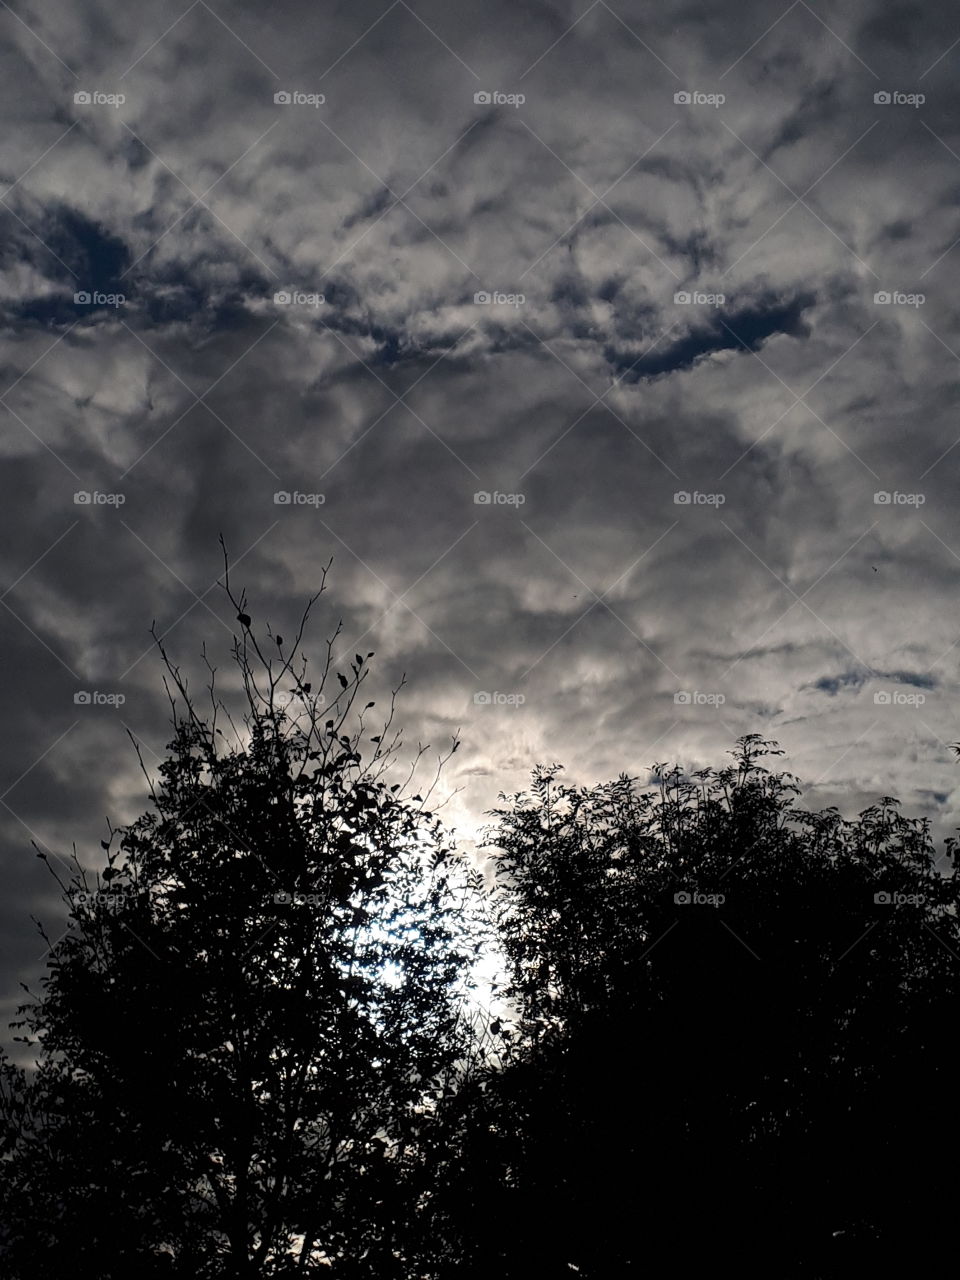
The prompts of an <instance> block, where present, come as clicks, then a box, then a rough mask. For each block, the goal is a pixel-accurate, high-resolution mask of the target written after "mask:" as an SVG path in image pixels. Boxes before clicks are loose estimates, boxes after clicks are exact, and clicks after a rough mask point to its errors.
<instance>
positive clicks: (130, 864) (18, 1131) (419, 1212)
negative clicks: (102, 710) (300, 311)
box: [0, 575, 481, 1280]
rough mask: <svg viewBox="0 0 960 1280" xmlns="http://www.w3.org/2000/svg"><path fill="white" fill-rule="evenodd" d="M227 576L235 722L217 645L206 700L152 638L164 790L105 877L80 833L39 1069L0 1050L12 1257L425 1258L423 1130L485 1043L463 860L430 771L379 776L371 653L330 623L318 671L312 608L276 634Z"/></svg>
mask: <svg viewBox="0 0 960 1280" xmlns="http://www.w3.org/2000/svg"><path fill="white" fill-rule="evenodd" d="M325 576H326V575H324V579H325ZM224 586H225V588H226V591H227V594H228V596H229V599H230V600H231V602H232V604H233V606H234V608H235V611H236V613H237V617H238V622H239V623H240V627H241V632H240V636H239V637H238V638H237V639H236V640H235V644H234V658H235V661H236V664H237V667H238V670H239V673H240V676H241V677H242V680H241V684H242V698H243V705H244V715H243V724H242V727H241V728H240V729H238V728H237V725H236V724H235V722H234V720H233V718H231V716H230V714H229V711H228V709H227V707H226V706H225V704H224V702H223V701H222V700H221V698H220V696H219V693H218V690H217V688H216V681H215V673H214V669H213V668H212V667H210V685H209V691H210V709H209V713H208V714H206V715H205V716H203V715H201V714H200V712H199V710H198V709H197V706H196V705H195V703H194V701H193V699H192V697H191V695H190V693H189V691H188V687H187V683H186V681H185V680H184V679H183V678H182V677H181V675H180V672H179V670H178V669H177V668H176V667H174V666H173V665H172V664H171V663H170V661H169V659H168V657H167V654H166V652H165V651H164V649H163V646H162V644H161V645H160V650H161V653H162V655H163V658H164V662H165V663H166V666H167V671H168V679H167V681H166V683H167V690H168V694H169V697H170V703H171V708H172V718H173V725H174V737H173V740H172V742H171V743H170V745H169V748H168V751H169V754H168V756H167V758H166V759H165V760H164V761H163V763H162V765H161V766H160V769H159V777H158V779H156V781H155V783H151V784H150V785H151V791H152V800H153V806H152V809H151V810H150V811H149V812H148V813H146V814H145V815H144V816H143V817H141V818H140V819H139V820H138V821H136V822H134V823H133V824H132V825H131V826H128V827H127V828H125V829H122V830H112V831H111V834H110V839H109V840H108V841H104V842H103V844H104V848H105V849H106V859H105V861H106V866H105V868H104V869H103V871H102V873H100V874H98V875H97V876H96V878H95V883H91V880H90V877H89V876H88V875H87V874H86V872H85V871H84V870H83V869H82V867H81V865H80V862H79V861H78V860H77V858H76V854H74V866H75V868H76V870H75V874H73V877H72V879H70V880H69V881H61V887H62V889H63V892H64V895H65V897H66V899H67V901H68V905H69V927H68V929H67V932H66V933H65V935H64V936H63V938H62V939H61V940H60V941H58V942H57V943H56V944H55V945H54V946H53V947H52V950H51V952H50V957H49V962H48V968H47V972H46V974H45V976H44V978H43V979H42V989H41V992H40V994H39V995H38V996H37V997H35V998H34V999H33V1000H32V1002H31V1003H29V1004H27V1005H25V1006H24V1008H23V1009H22V1010H21V1011H20V1012H21V1019H20V1021H19V1022H18V1023H17V1024H16V1025H17V1026H18V1027H20V1028H21V1029H24V1028H25V1029H26V1034H25V1035H23V1036H22V1037H21V1038H22V1039H24V1041H25V1042H26V1043H27V1044H29V1045H30V1046H31V1048H32V1050H33V1051H34V1053H35V1054H36V1055H37V1058H38V1067H37V1070H36V1071H35V1072H32V1073H23V1072H21V1071H18V1070H17V1069H16V1068H15V1067H14V1066H13V1065H12V1064H11V1063H10V1062H8V1061H4V1062H3V1063H2V1064H0V1098H2V1107H0V1110H2V1118H3V1127H2V1129H0V1144H2V1145H0V1157H2V1178H3V1180H4V1191H3V1193H2V1195H3V1221H4V1226H3V1229H2V1232H0V1273H2V1275H3V1276H4V1277H9V1278H10V1280H21V1278H24V1280H25V1278H26V1277H30V1278H31V1280H42V1278H43V1277H57V1280H61V1278H62V1277H63V1276H66V1275H71V1276H78V1277H81V1276H82V1277H88V1276H89V1277H97V1278H98V1280H131V1278H132V1277H154V1276H183V1277H191V1278H195V1277H221V1276H230V1277H253V1276H258V1277H260V1276H286V1275H290V1276H293V1275H304V1274H320V1275H324V1276H331V1277H359V1276H363V1277H371V1276H378V1277H379V1276H384V1277H387V1276H389V1277H407V1276H411V1275H414V1274H416V1275H424V1276H426V1275H428V1274H430V1266H431V1265H432V1264H431V1262H430V1255H431V1253H432V1251H433V1250H434V1244H433V1242H432V1240H431V1239H430V1238H429V1232H428V1231H427V1230H426V1229H424V1230H421V1229H420V1227H419V1226H418V1224H419V1223H420V1221H421V1219H423V1221H424V1223H426V1222H427V1220H428V1217H429V1213H428V1208H429V1200H430V1195H431V1192H432V1182H431V1180H430V1178H429V1172H428V1170H426V1167H425V1164H424V1152H425V1151H427V1150H428V1149H429V1148H430V1146H431V1144H435V1143H436V1138H435V1137H434V1136H433V1135H432V1127H435V1118H434V1117H435V1115H436V1111H437V1104H438V1102H441V1101H442V1100H443V1097H444V1095H445V1093H446V1092H448V1091H449V1090H451V1089H454V1088H455V1087H456V1084H457V1082H458V1081H459V1080H461V1079H463V1078H464V1076H465V1074H466V1073H467V1072H468V1071H469V1069H470V1063H471V1062H472V1061H474V1060H475V1059H476V1054H477V1047H476V1043H475V1040H474V1037H473V1033H472V1030H471V1027H470V1022H469V1019H468V1018H467V1017H466V1016H465V1006H464V997H465V994H466V992H467V988H468V987H469V985H470V980H469V975H470V973H471V971H472V967H473V963H474V960H475V957H476V955H477V953H478V951H479V948H480V945H481V944H480V941H479V938H480V934H479V932H477V931H475V930H474V927H473V925H472V924H471V921H475V922H476V923H477V924H478V925H479V921H478V916H477V911H476V907H477V903H478V901H479V899H478V897H477V894H478V890H479V885H478V882H477V880H476V878H475V877H473V876H471V875H470V874H468V873H467V872H466V871H465V870H464V869H463V865H462V863H461V862H460V861H459V860H458V859H457V858H455V857H454V855H453V853H452V851H451V849H450V847H449V845H448V843H447V841H446V840H445V838H444V836H443V833H442V830H441V828H440V826H439V821H438V818H437V815H436V813H434V812H431V811H430V810H428V809H427V808H426V805H427V803H428V802H429V800H430V791H432V787H431V789H430V791H428V792H427V794H426V795H425V796H423V797H421V796H420V795H413V796H411V795H409V794H408V792H409V790H410V786H409V779H410V778H412V777H413V772H414V770H413V769H411V771H410V774H409V775H408V779H407V781H405V782H403V783H392V784H391V783H390V782H389V778H390V777H391V770H390V766H391V765H392V764H393V763H395V762H396V758H397V752H398V751H399V748H400V740H399V735H397V734H396V733H394V732H393V730H392V729H391V723H392V719H393V710H392V707H391V711H390V713H389V716H388V717H387V724H386V726H385V727H383V728H382V729H381V732H380V733H376V734H374V735H372V736H371V734H370V729H369V728H368V727H366V725H365V716H366V714H367V713H368V712H369V709H370V708H371V707H372V706H373V703H372V702H370V703H368V704H366V706H365V707H364V708H363V709H362V710H360V709H359V703H358V697H359V694H360V690H361V686H362V685H363V683H364V680H365V679H366V675H367V670H368V668H367V659H369V658H370V657H371V656H372V655H371V654H367V655H366V657H363V656H362V655H360V654H357V655H356V658H355V660H354V661H353V662H352V663H351V664H350V666H349V674H343V673H340V672H337V671H336V670H335V668H334V665H333V644H334V642H335V641H336V639H337V637H336V636H334V639H333V640H332V641H330V643H329V644H328V646H327V656H326V663H325V665H324V667H323V670H322V671H321V672H320V675H319V679H317V681H316V684H315V687H314V686H313V685H312V684H311V683H310V682H309V681H308V680H307V679H306V662H305V660H303V659H301V658H300V644H301V638H302V635H303V629H304V625H303V624H304V623H305V622H306V620H307V615H308V614H309V607H308V610H307V612H306V613H305V614H304V619H303V622H302V623H301V627H300V631H299V633H298V635H297V638H296V641H295V642H294V643H293V645H291V646H289V647H287V646H285V645H284V642H283V639H282V637H280V636H273V635H272V634H270V633H269V629H268V635H267V638H268V639H269V641H270V647H269V649H268V652H267V653H266V654H265V653H264V652H263V649H264V648H266V647H267V646H266V641H265V640H264V639H263V637H262V636H261V637H260V638H258V636H257V634H256V624H255V622H254V621H253V620H252V619H251V615H250V614H249V613H248V612H247V605H246V602H245V600H244V598H243V596H241V597H240V598H239V599H236V598H235V597H234V595H233V594H232V593H231V591H230V586H229V577H227V578H226V580H225V583H224ZM322 590H323V587H321V591H322ZM318 595H319V592H318ZM316 598H317V597H314V600H315V599H316ZM312 603H313V601H311V604H312ZM338 634H339V629H338ZM158 643H159V641H158ZM455 748H456V743H454V746H453V748H452V749H455ZM421 754H422V752H418V755H417V759H418V760H419V758H420V756H421ZM142 763H143V762H142V759H141V764H142ZM415 763H416V762H415ZM441 763H442V762H441ZM145 773H147V771H146V770H145ZM147 776H148V781H149V780H150V779H149V774H148V775H147ZM41 856H42V855H41ZM50 866H51V869H53V870H54V874H57V872H56V870H55V868H54V867H53V863H52V862H51V863H50ZM58 879H59V876H58Z"/></svg>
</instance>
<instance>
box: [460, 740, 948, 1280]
mask: <svg viewBox="0 0 960 1280" xmlns="http://www.w3.org/2000/svg"><path fill="white" fill-rule="evenodd" d="M771 754H782V753H780V752H779V751H777V749H776V747H775V745H774V744H772V743H768V742H765V741H763V740H762V739H761V738H759V737H758V736H757V735H749V736H747V737H745V738H743V739H741V740H740V742H739V745H738V750H737V752H736V753H735V763H734V765H733V766H731V767H728V768H725V769H721V770H719V771H716V772H714V771H711V770H705V771H703V772H701V773H698V774H696V775H695V776H693V777H685V776H684V775H683V773H682V772H681V771H680V770H679V769H676V768H674V769H672V770H669V771H668V770H667V769H666V767H665V766H656V775H657V785H655V786H653V787H651V788H647V789H644V788H642V787H640V786H639V785H638V783H637V782H636V781H634V780H631V779H629V778H627V777H626V776H621V777H620V778H619V779H618V780H617V781H615V782H612V783H610V784H607V785H603V786H597V787H593V788H589V789H587V788H579V789H577V788H571V787H566V786H564V785H563V784H562V783H560V782H559V781H558V772H559V768H558V766H554V767H551V768H539V769H538V770H537V771H536V772H535V774H534V778H533V784H532V787H531V790H530V791H529V792H528V793H521V794H519V795H517V796H514V797H511V798H508V797H505V796H504V797H501V799H502V800H507V801H508V807H503V808H500V809H498V810H496V811H494V813H493V815H492V816H493V817H494V818H495V819H496V824H495V826H494V828H493V829H492V831H491V833H490V835H489V841H490V844H491V845H493V846H495V847H496V849H497V850H498V852H497V854H496V858H497V863H496V893H495V897H494V904H495V911H496V918H497V923H498V927H499V932H500V938H501V944H502V946H503V948H504V950H505V953H506V956H507V958H508V963H509V973H510V980H509V984H508V992H507V994H508V995H509V996H510V997H511V998H512V999H513V1001H514V1002H515V1006H516V1011H517V1023H516V1027H515V1035H514V1038H513V1041H512V1051H511V1053H510V1061H509V1063H508V1065H507V1067H506V1069H505V1070H503V1071H502V1072H497V1073H491V1074H490V1075H489V1076H488V1077H487V1078H486V1079H485V1080H484V1081H483V1082H482V1083H478V1082H475V1083H472V1084H470V1085H468V1086H467V1087H466V1088H465V1089H464V1090H463V1091H462V1093H461V1095H460V1097H459V1099H458V1100H457V1108H456V1109H457V1114H458V1123H459V1126H460V1127H459V1129H458V1134H459V1137H458V1141H459V1143H461V1144H462V1149H461V1152H460V1159H459V1166H458V1168H459V1170H460V1176H459V1180H458V1182H457V1184H456V1186H455V1189H454V1191H453V1193H452V1195H451V1202H457V1203H460V1204H463V1205H468V1206H469V1211H468V1212H466V1213H465V1214H463V1215H461V1219H460V1222H461V1224H462V1233H463V1239H462V1242H461V1245H460V1248H461V1250H462V1252H461V1259H462V1265H461V1266H460V1268H459V1270H458V1271H457V1274H460V1275H470V1276H477V1277H479V1276H481V1275H483V1276H498V1277H513V1276H516V1277H520V1276H538V1277H541V1276H542V1277H551V1276H557V1277H559V1276H570V1275H572V1274H574V1273H579V1275H580V1276H583V1277H588V1276H589V1277H597V1278H600V1277H603V1278H604V1280H605V1278H606V1277H611V1276H617V1275H620V1274H622V1273H624V1272H634V1271H636V1272H644V1273H646V1274H650V1275H657V1276H659V1275H682V1276H700V1275H703V1274H708V1273H711V1272H712V1271H713V1270H714V1269H716V1268H718V1267H719V1268H722V1269H728V1268H729V1269H730V1271H731V1273H732V1274H736V1275H738V1276H744V1275H749V1276H757V1277H760V1276H764V1277H773V1276H776V1277H778V1278H785V1277H794V1276H796V1277H827V1276H830V1277H833V1276H837V1277H841V1276H843V1277H849V1276H851V1275H857V1274H869V1273H871V1272H872V1273H875V1274H901V1273H909V1274H927V1273H928V1272H930V1271H932V1270H933V1265H934V1260H935V1259H936V1257H937V1248H938V1246H939V1247H946V1246H947V1245H948V1243H950V1241H951V1238H952V1234H953V1227H952V1221H951V1218H950V1215H949V1214H946V1215H944V1213H943V1209H942V1197H943V1195H944V1193H945V1192H946V1191H947V1189H948V1188H949V1187H950V1185H951V1182H950V1181H949V1180H948V1179H949V1178H950V1175H951V1174H952V1170H951V1169H950V1167H949V1154H948V1153H949V1152H951V1150H952V1141H951V1139H950V1137H949V1134H948V1132H947V1126H948V1124H949V1116H950V1115H951V1114H952V1105H951V1104H952V1099H953V1082H954V1077H955V1067H954V1061H955V1049H954V1042H955V1036H956V1025H957V1012H958V1009H960V1003H958V995H960V927H958V920H957V914H956V907H957V896H958V881H957V880H956V879H955V878H948V877H947V876H946V875H944V874H942V872H943V871H944V870H945V868H944V867H943V866H942V864H941V865H938V861H937V858H936V854H935V850H934V848H933V846H932V842H931V839H930V833H929V827H928V823H927V821H926V820H910V819H907V818H904V817H902V816H901V815H900V813H899V812H898V807H897V806H898V802H897V801H896V800H894V799H892V798H890V797H885V798H884V799H882V800H881V801H880V803H879V804H877V805H875V806H873V807H872V808H870V809H868V810H866V811H865V812H864V813H862V814H861V815H860V817H859V819H857V820H856V821H846V820H844V819H843V818H842V817H841V816H840V814H839V813H838V812H837V811H836V810H834V809H828V810H826V811H825V812H821V813H810V812H806V811H804V810H803V809H801V808H799V807H798V806H797V804H796V802H795V798H796V796H797V794H798V788H797V786H796V783H795V780H794V779H793V778H792V777H791V776H790V775H789V774H776V773H771V772H768V771H767V770H766V769H765V768H764V766H763V764H762V763H761V761H762V760H763V758H764V757H765V756H769V755H771ZM948 844H949V845H950V848H949V850H948V852H949V853H950V855H951V857H952V856H953V852H954V848H955V846H954V844H953V842H948ZM878 895H879V896H878ZM944 1256H946V1255H944ZM891 1268H892V1270H891ZM451 1274H453V1271H451Z"/></svg>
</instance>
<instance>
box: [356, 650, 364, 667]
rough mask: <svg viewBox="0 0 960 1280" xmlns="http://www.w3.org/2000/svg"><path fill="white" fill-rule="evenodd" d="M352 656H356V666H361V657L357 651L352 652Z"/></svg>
mask: <svg viewBox="0 0 960 1280" xmlns="http://www.w3.org/2000/svg"><path fill="white" fill-rule="evenodd" d="M354 657H355V658H356V660H357V666H358V667H362V666H363V659H362V658H361V657H360V655H359V653H356V654H354Z"/></svg>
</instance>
